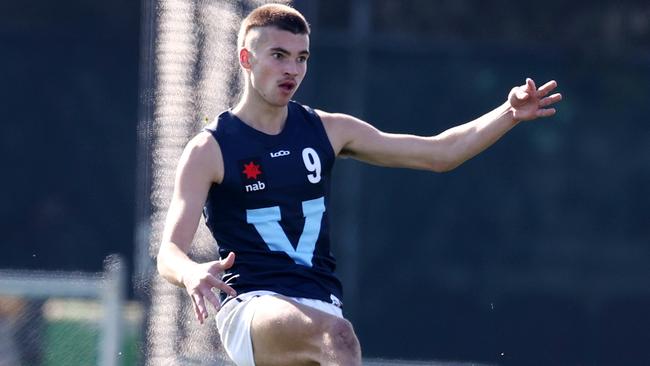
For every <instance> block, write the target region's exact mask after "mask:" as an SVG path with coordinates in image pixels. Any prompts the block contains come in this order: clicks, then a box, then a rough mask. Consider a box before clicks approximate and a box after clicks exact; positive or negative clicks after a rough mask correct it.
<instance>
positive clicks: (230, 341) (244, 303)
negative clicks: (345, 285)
mask: <svg viewBox="0 0 650 366" xmlns="http://www.w3.org/2000/svg"><path fill="white" fill-rule="evenodd" d="M274 295H278V294H277V293H275V292H272V291H251V292H247V293H244V294H241V295H239V296H237V297H236V298H234V299H231V300H229V301H228V302H226V304H225V305H224V306H223V307H222V308H221V310H219V312H218V313H217V316H216V322H217V330H218V331H219V335H220V336H221V344H223V347H224V348H225V350H226V353H228V356H229V357H230V358H231V359H232V360H233V361H234V362H235V364H237V366H255V359H254V357H253V341H252V340H251V320H252V319H253V315H254V314H255V311H256V310H257V308H258V305H259V304H260V301H259V299H260V298H261V297H262V296H274ZM290 299H292V300H294V301H296V302H298V303H300V304H303V305H307V306H311V307H312V308H315V309H318V310H320V311H324V312H326V313H328V314H331V315H334V316H337V317H339V318H343V313H342V311H341V308H340V307H338V306H336V305H334V304H330V303H327V302H325V301H320V300H314V299H305V298H302V297H290Z"/></svg>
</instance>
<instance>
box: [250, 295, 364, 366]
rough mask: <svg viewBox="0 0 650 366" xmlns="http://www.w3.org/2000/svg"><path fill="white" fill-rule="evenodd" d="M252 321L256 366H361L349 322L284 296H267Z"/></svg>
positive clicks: (358, 351) (355, 337) (355, 339)
mask: <svg viewBox="0 0 650 366" xmlns="http://www.w3.org/2000/svg"><path fill="white" fill-rule="evenodd" d="M257 301H262V303H261V304H260V305H259V307H258V310H256V312H255V315H254V316H253V320H252V323H251V338H252V341H253V352H254V355H255V364H256V365H257V366H274V365H331V366H334V365H344V366H354V365H361V349H360V346H359V341H358V340H357V336H356V335H355V334H354V330H353V329H352V325H351V324H350V322H349V321H347V320H345V319H341V318H339V317H336V316H334V315H330V314H327V313H325V312H323V311H320V310H318V309H314V308H312V307H309V306H306V305H302V304H299V303H297V302H295V301H293V300H291V299H288V298H285V297H282V296H264V297H262V298H259V299H258V300H257Z"/></svg>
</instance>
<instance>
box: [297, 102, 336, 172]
mask: <svg viewBox="0 0 650 366" xmlns="http://www.w3.org/2000/svg"><path fill="white" fill-rule="evenodd" d="M302 107H303V109H304V110H305V111H306V112H307V117H309V118H311V119H312V120H313V121H314V123H315V124H316V126H317V127H318V131H319V133H320V135H321V138H322V139H323V140H324V141H325V145H326V146H327V147H328V149H327V150H328V151H329V154H330V157H331V158H332V162H334V160H336V155H335V154H334V148H333V147H332V142H331V141H330V138H329V136H327V131H326V130H325V125H324V124H323V120H321V118H320V116H319V115H318V113H316V111H315V110H313V109H312V108H311V107H309V106H306V105H303V106H302Z"/></svg>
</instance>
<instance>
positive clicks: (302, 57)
mask: <svg viewBox="0 0 650 366" xmlns="http://www.w3.org/2000/svg"><path fill="white" fill-rule="evenodd" d="M298 62H300V63H305V62H307V56H300V57H298Z"/></svg>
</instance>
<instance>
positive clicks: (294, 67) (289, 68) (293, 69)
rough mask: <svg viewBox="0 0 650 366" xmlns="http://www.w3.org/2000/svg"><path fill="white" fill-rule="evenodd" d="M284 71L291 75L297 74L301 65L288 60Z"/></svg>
mask: <svg viewBox="0 0 650 366" xmlns="http://www.w3.org/2000/svg"><path fill="white" fill-rule="evenodd" d="M284 73H285V74H286V75H289V76H297V75H298V74H300V66H299V65H298V63H297V62H287V64H286V65H285V68H284Z"/></svg>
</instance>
